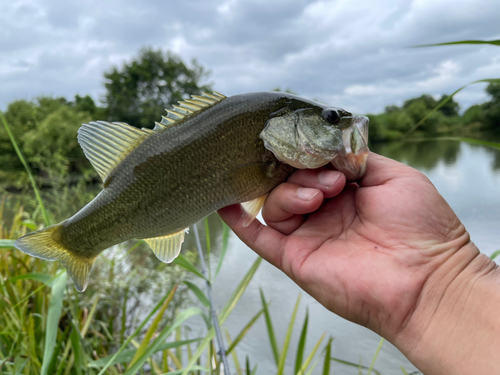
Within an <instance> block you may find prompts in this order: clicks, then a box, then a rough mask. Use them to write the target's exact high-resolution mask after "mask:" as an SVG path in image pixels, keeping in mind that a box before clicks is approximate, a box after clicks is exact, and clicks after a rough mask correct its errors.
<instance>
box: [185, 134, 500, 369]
mask: <svg viewBox="0 0 500 375" xmlns="http://www.w3.org/2000/svg"><path fill="white" fill-rule="evenodd" d="M372 150H373V151H375V152H377V153H380V154H382V155H385V156H388V157H391V158H393V159H396V160H398V161H401V162H402V163H405V164H408V165H410V166H412V167H415V168H417V169H419V170H420V171H422V172H423V173H425V174H426V175H427V176H428V177H429V178H430V180H431V181H432V182H433V183H434V185H435V186H436V188H437V189H438V191H439V192H440V193H441V194H442V195H443V196H444V198H445V199H446V200H447V201H448V203H449V204H450V206H451V207H452V208H453V210H454V211H455V212H456V214H457V215H458V217H459V218H460V219H461V220H462V222H463V223H464V224H465V226H466V228H467V229H468V231H469V232H470V234H471V237H472V240H473V241H474V242H475V243H476V245H477V246H478V247H479V249H480V250H481V251H482V252H483V253H485V254H487V255H490V254H492V253H493V252H494V251H495V250H498V249H500V236H499V234H498V233H499V232H498V228H500V151H498V150H494V149H490V148H486V147H484V146H476V145H471V144H467V143H463V142H461V143H460V142H455V141H440V142H419V143H404V144H397V143H393V144H389V145H376V147H372ZM255 259H256V255H255V254H254V253H253V251H252V250H250V249H249V248H247V247H246V245H244V244H243V243H242V242H241V241H240V240H239V239H238V238H237V237H236V236H235V235H231V237H230V242H229V248H228V253H227V255H226V259H225V262H224V266H223V268H222V270H221V272H220V274H219V276H218V278H217V280H216V282H215V284H214V288H213V296H214V299H215V304H216V307H217V308H218V309H219V310H220V309H221V308H222V307H223V306H224V304H225V302H226V301H227V300H228V298H229V296H230V295H231V292H232V290H233V288H234V287H235V286H236V285H237V283H238V282H239V280H240V279H241V277H242V276H243V274H244V273H245V272H246V270H248V268H249V267H250V265H251V264H252V262H253V261H254V260H255ZM212 261H213V264H212V267H216V265H217V260H216V259H213V260H212ZM200 286H202V285H200ZM259 288H262V289H263V290H264V291H265V294H266V299H267V300H268V301H271V305H270V311H271V315H272V319H273V323H274V328H275V331H276V336H277V339H278V345H279V346H281V345H282V343H283V339H284V337H285V334H286V330H287V327H288V322H289V319H290V315H291V312H292V310H293V307H294V304H295V301H296V299H297V296H298V294H299V293H301V294H302V301H301V306H300V309H299V312H298V314H297V318H296V324H295V327H294V333H293V337H292V344H291V346H290V348H289V356H288V361H287V363H288V366H287V368H286V371H285V373H286V374H291V373H293V365H294V361H295V353H296V345H297V343H298V341H299V335H300V330H301V328H302V323H303V321H304V316H305V313H306V309H308V310H309V332H308V340H307V350H306V352H307V353H309V352H310V351H311V350H312V348H313V347H314V345H315V343H316V341H317V340H318V338H319V337H320V336H321V335H322V334H323V333H326V335H327V337H328V336H332V337H334V341H333V342H332V356H333V357H336V358H340V359H342V360H347V361H350V362H354V363H362V364H363V365H365V366H369V365H370V362H371V359H372V357H373V355H374V353H375V350H376V348H377V345H378V343H379V340H380V337H379V336H377V335H376V334H374V333H372V332H371V331H369V330H367V329H365V328H363V327H361V326H358V325H356V324H353V323H350V322H348V321H346V320H344V319H342V318H340V317H338V316H336V315H335V314H333V313H331V312H329V311H328V310H326V309H325V308H324V307H323V306H322V305H320V304H319V303H318V302H316V301H315V300H314V299H313V298H311V297H310V296H308V295H307V294H306V293H305V292H303V291H302V290H301V289H300V288H299V287H298V286H297V285H295V284H294V283H293V282H292V281H290V280H289V279H288V278H287V277H286V276H285V275H284V274H283V273H281V271H279V270H277V269H276V268H274V267H273V266H271V265H269V264H268V263H266V262H263V263H262V264H261V266H260V268H259V270H258V271H257V273H256V275H255V277H254V279H253V280H252V282H251V283H250V285H249V287H248V289H247V291H246V292H245V294H244V295H243V297H242V299H241V300H240V302H239V303H238V305H237V306H236V308H235V309H234V311H233V313H232V314H231V316H230V317H229V318H228V320H227V321H226V324H225V327H226V328H227V329H228V330H229V332H230V333H231V335H232V337H233V338H234V337H235V336H236V335H237V334H238V332H239V331H240V329H241V328H243V326H244V324H245V323H246V322H248V321H249V320H250V319H251V317H252V316H253V315H254V314H255V313H256V312H257V311H259V309H260V308H261V302H260V295H259ZM189 324H190V325H191V327H192V328H193V330H194V331H195V332H197V331H199V332H202V331H203V329H204V323H203V322H202V321H201V320H200V321H195V320H193V321H191V322H190V323H189ZM324 343H325V341H324ZM323 347H324V344H323V345H322V346H321V348H323ZM246 355H248V356H249V357H250V359H251V361H252V363H255V362H256V363H258V373H259V374H273V373H275V372H276V366H275V364H274V359H273V355H272V352H271V348H270V345H269V341H268V336H267V331H266V327H265V322H264V320H263V318H260V319H259V321H257V323H256V324H255V325H254V327H253V328H252V329H251V330H250V332H249V333H248V334H247V336H246V337H245V339H244V340H243V341H242V342H241V343H240V344H239V345H238V356H239V359H240V362H242V363H244V359H245V356H246ZM331 366H332V369H331V371H332V373H335V374H358V370H357V369H355V368H352V367H348V366H346V365H342V364H339V363H334V362H332V364H331ZM400 366H403V367H404V368H405V369H406V371H408V372H411V371H414V370H416V369H415V367H414V366H413V365H411V363H410V362H409V361H408V360H407V359H406V358H405V357H404V355H403V354H401V353H400V352H399V351H398V350H397V349H396V348H395V347H394V346H392V345H391V344H390V343H388V342H385V343H384V344H383V347H382V350H381V352H380V354H379V356H378V359H377V362H376V364H375V368H376V369H377V370H379V371H380V372H381V373H383V374H403V372H402V371H401V369H400ZM321 367H322V357H321V359H320V360H319V361H318V365H317V367H316V369H315V371H314V372H313V373H314V374H320V373H321ZM232 371H233V372H234V367H233V368H232Z"/></svg>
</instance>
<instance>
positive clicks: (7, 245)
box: [0, 240, 16, 249]
mask: <svg viewBox="0 0 500 375" xmlns="http://www.w3.org/2000/svg"><path fill="white" fill-rule="evenodd" d="M14 242H16V240H0V249H11V248H13V247H14Z"/></svg>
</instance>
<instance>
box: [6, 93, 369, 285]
mask: <svg viewBox="0 0 500 375" xmlns="http://www.w3.org/2000/svg"><path fill="white" fill-rule="evenodd" d="M77 139H78V142H79V144H80V145H81V147H82V149H83V152H84V154H85V156H86V157H87V158H88V160H89V161H90V162H91V164H92V165H93V166H94V168H95V169H96V171H97V173H98V174H99V176H100V177H101V179H102V182H103V189H102V191H101V192H100V193H99V194H98V195H97V196H96V197H95V198H94V199H93V200H92V201H91V202H90V203H88V204H87V205H86V206H85V207H84V208H82V209H81V210H80V211H78V212H77V213H76V214H75V215H73V216H72V217H70V218H69V219H66V220H64V221H62V222H61V223H59V224H55V225H52V226H49V227H46V228H45V229H41V230H38V231H35V232H32V233H29V234H27V235H25V236H23V237H20V238H19V239H18V240H17V241H16V242H15V247H16V248H17V249H19V250H21V251H23V252H25V253H27V254H30V255H32V256H34V257H37V258H41V259H45V260H49V261H54V260H59V261H61V262H62V264H63V265H64V267H65V268H66V270H67V273H68V275H70V277H71V278H72V280H73V282H74V284H75V287H76V289H77V290H78V291H80V292H82V291H84V290H85V289H86V288H87V285H88V282H89V277H90V273H91V270H92V267H93V265H94V262H95V259H96V258H97V256H98V255H99V254H100V253H101V252H102V251H103V250H105V249H107V248H109V247H111V246H113V245H116V244H119V243H122V242H124V241H127V240H130V239H134V238H135V239H142V240H144V241H145V242H146V243H147V244H148V245H149V247H150V248H151V249H152V250H153V252H154V254H155V255H156V257H157V258H158V259H159V260H160V261H162V262H166V263H169V262H172V261H173V260H174V259H175V258H176V257H177V256H178V255H179V252H180V250H181V246H182V242H183V240H184V236H185V233H186V231H187V230H188V229H189V227H190V226H191V225H193V224H195V223H196V222H198V221H199V220H201V219H203V218H204V217H206V216H207V215H209V214H210V213H212V212H214V211H216V210H218V209H220V208H223V207H226V206H229V205H232V204H236V203H241V204H242V207H243V212H244V215H245V218H244V225H245V226H248V225H249V224H250V223H251V222H252V221H253V220H254V219H255V217H256V216H257V214H258V212H259V211H260V209H261V208H262V206H263V204H264V201H265V197H266V196H267V194H268V193H269V192H270V191H271V190H272V189H273V188H274V187H276V186H277V185H279V184H280V183H282V182H284V181H285V180H286V179H287V178H288V176H289V175H290V174H291V173H292V172H293V171H294V170H295V169H297V168H298V169H305V168H311V169H314V168H319V167H322V166H325V165H327V164H330V163H331V164H332V165H333V167H334V168H336V169H338V170H340V171H342V172H343V173H345V175H346V177H347V179H348V180H350V181H356V180H358V179H360V178H361V177H362V176H363V174H364V173H365V169H366V159H367V156H368V153H369V150H368V145H367V142H368V119H367V118H366V117H363V116H354V115H353V114H351V113H350V112H348V111H345V110H343V109H341V108H336V107H331V106H328V105H325V104H321V103H317V102H315V101H312V100H308V99H304V98H300V97H298V96H295V95H292V94H288V93H283V92H255V93H247V94H240V95H234V96H230V97H226V96H224V95H222V94H220V93H218V92H215V91H214V92H212V93H203V94H202V95H193V96H192V97H191V98H190V99H186V100H184V101H181V102H179V104H178V105H174V106H173V107H172V108H171V109H168V110H167V116H162V120H161V122H157V123H156V124H155V127H154V129H149V128H142V129H139V128H136V127H133V126H131V125H128V124H126V123H123V122H107V121H96V122H90V123H88V124H83V125H82V126H81V127H80V128H79V130H78V135H77Z"/></svg>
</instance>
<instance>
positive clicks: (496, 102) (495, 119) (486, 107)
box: [482, 83, 500, 130]
mask: <svg viewBox="0 0 500 375" xmlns="http://www.w3.org/2000/svg"><path fill="white" fill-rule="evenodd" d="M486 92H487V93H488V95H489V96H490V97H491V100H490V101H488V102H486V103H484V104H483V106H482V107H483V113H484V121H485V125H486V127H489V128H494V129H496V130H500V84H498V83H490V84H489V85H488V86H487V87H486Z"/></svg>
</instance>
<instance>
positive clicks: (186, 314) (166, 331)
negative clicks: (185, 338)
mask: <svg viewBox="0 0 500 375" xmlns="http://www.w3.org/2000/svg"><path fill="white" fill-rule="evenodd" d="M202 314H203V311H202V310H200V309H199V308H197V307H191V308H189V309H187V310H184V311H183V312H181V313H180V314H179V315H178V316H177V317H176V318H175V319H174V322H173V323H172V325H170V326H167V327H165V328H163V329H162V330H161V332H160V334H159V335H158V337H157V338H156V340H154V341H153V342H152V343H151V344H149V345H148V347H147V348H146V350H145V351H144V353H143V354H142V355H141V356H140V357H139V358H138V359H137V360H136V361H135V362H134V363H133V364H132V365H131V366H129V367H128V368H127V371H126V372H125V373H124V375H133V374H135V373H136V372H137V371H139V369H140V368H142V365H143V364H144V363H145V362H146V361H147V360H148V359H149V358H150V357H151V356H152V355H153V354H154V353H156V352H157V351H159V350H160V349H159V348H160V346H161V344H163V343H164V342H165V340H166V339H167V337H168V336H170V335H171V334H172V333H173V332H174V331H175V329H176V328H177V327H179V326H180V325H181V324H182V323H184V321H185V320H187V319H188V318H190V317H192V316H195V315H202Z"/></svg>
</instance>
